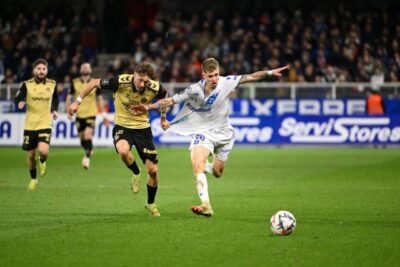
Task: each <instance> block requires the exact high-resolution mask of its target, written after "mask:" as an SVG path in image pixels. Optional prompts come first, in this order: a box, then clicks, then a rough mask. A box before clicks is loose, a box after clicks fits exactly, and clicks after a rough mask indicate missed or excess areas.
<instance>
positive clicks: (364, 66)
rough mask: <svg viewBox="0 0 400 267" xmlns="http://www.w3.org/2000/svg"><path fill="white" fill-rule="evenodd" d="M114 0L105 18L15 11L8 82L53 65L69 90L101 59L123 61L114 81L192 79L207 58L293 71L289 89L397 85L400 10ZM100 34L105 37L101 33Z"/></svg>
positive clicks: (238, 68)
mask: <svg viewBox="0 0 400 267" xmlns="http://www.w3.org/2000/svg"><path fill="white" fill-rule="evenodd" d="M112 3H113V2H112V1H107V2H106V4H105V7H104V11H103V13H102V14H101V15H99V14H98V13H97V14H96V12H95V11H94V10H93V9H92V7H91V6H85V7H84V8H83V10H81V12H72V11H70V10H63V12H62V15H60V14H57V13H52V12H49V11H46V12H39V11H38V12H29V13H19V14H15V16H13V17H12V19H9V20H4V19H1V20H0V33H1V41H0V58H1V59H2V60H1V63H0V80H1V83H17V82H20V81H23V80H25V79H28V78H29V77H30V74H31V63H32V62H33V60H34V59H36V58H37V57H43V58H45V59H46V60H48V61H49V64H50V65H49V77H52V78H54V79H56V80H57V81H58V82H66V83H68V82H69V81H70V80H71V79H72V78H74V77H75V76H78V75H79V74H78V71H79V64H80V63H82V62H90V63H92V64H94V65H96V63H97V60H96V59H97V55H98V54H99V53H110V52H120V53H129V54H130V57H128V58H124V57H116V58H115V60H114V61H113V62H111V63H110V64H109V67H108V70H107V74H104V76H106V75H107V76H112V75H116V74H119V73H129V72H132V70H133V69H134V67H135V65H136V64H137V63H138V62H140V61H142V60H150V61H152V62H154V63H155V65H156V66H157V68H158V76H159V78H160V79H161V81H163V82H193V81H196V80H198V79H200V77H201V71H200V66H201V62H202V60H203V59H205V58H207V57H215V58H217V59H218V60H219V61H220V63H221V65H222V73H223V74H239V73H251V72H254V71H257V70H261V69H264V68H268V69H272V68H276V67H279V66H283V65H286V64H290V65H292V69H291V71H290V72H289V73H288V75H285V77H283V78H282V81H287V82H370V81H378V82H379V81H385V82H398V81H399V79H400V11H399V10H398V9H397V10H396V9H394V10H393V9H390V8H384V9H379V8H356V7H352V6H346V5H343V4H338V5H336V6H334V7H332V8H329V9H325V10H322V9H321V10H319V9H318V8H311V7H310V6H308V7H302V6H299V7H290V8H289V7H278V8H276V7H274V8H268V7H267V6H262V8H260V7H259V6H257V5H256V6H251V5H250V4H248V5H247V6H245V7H243V6H240V8H232V7H230V8H229V9H227V10H223V12H221V10H219V11H217V10H213V9H211V8H202V9H201V10H198V11H196V12H195V11H193V12H188V10H189V9H188V7H182V10H179V8H178V9H174V10H173V12H171V11H170V10H169V11H168V10H167V9H165V8H164V6H165V5H166V4H167V3H168V2H167V1H165V2H164V1H134V0H127V1H125V4H124V5H123V6H121V5H119V6H118V7H114V6H113V4H112ZM99 29H101V30H99Z"/></svg>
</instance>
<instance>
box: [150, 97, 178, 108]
mask: <svg viewBox="0 0 400 267" xmlns="http://www.w3.org/2000/svg"><path fill="white" fill-rule="evenodd" d="M174 104H175V102H174V100H173V99H172V97H168V98H164V99H161V100H158V101H157V102H155V103H153V104H150V105H148V106H147V109H148V110H150V109H165V108H167V107H171V106H173V105H174Z"/></svg>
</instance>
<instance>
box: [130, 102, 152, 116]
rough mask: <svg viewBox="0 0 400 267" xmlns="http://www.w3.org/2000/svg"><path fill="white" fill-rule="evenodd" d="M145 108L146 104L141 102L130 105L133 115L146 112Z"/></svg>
mask: <svg viewBox="0 0 400 267" xmlns="http://www.w3.org/2000/svg"><path fill="white" fill-rule="evenodd" d="M147 110H148V108H147V106H146V105H143V104H139V105H136V106H133V107H131V113H132V114H133V115H141V114H143V113H145V112H147Z"/></svg>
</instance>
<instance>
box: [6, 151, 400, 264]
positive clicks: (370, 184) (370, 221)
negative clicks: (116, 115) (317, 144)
mask: <svg viewBox="0 0 400 267" xmlns="http://www.w3.org/2000/svg"><path fill="white" fill-rule="evenodd" d="M82 154H83V152H82V151H81V150H80V149H77V148H75V149H72V148H51V150H50V157H49V160H48V172H47V174H46V176H45V177H44V178H41V179H40V184H39V187H38V189H37V190H36V191H35V192H27V190H26V187H27V185H28V182H29V173H28V171H27V167H26V160H25V152H23V151H22V150H21V149H20V148H0V170H1V172H0V176H1V177H0V266H191V267H192V266H203V267H204V266H399V264H400V263H399V262H400V212H399V211H400V153H399V149H395V148H390V149H373V148H353V149H351V148H340V149H327V148H322V149H313V148H308V149H303V148H284V149H271V148H257V149H256V148H240V147H235V149H234V150H233V152H232V153H231V155H230V160H229V162H228V165H227V168H226V170H225V173H224V176H223V177H222V178H220V179H215V178H213V177H208V180H209V187H210V195H211V202H212V205H213V208H214V212H215V216H214V217H212V218H205V217H198V216H195V215H194V214H192V213H191V212H190V207H191V205H194V204H198V203H199V201H198V197H197V194H196V190H195V187H194V183H193V178H192V177H193V176H192V171H191V166H190V160H189V152H188V150H187V148H160V149H159V155H160V163H159V171H160V185H159V189H158V195H157V199H156V203H157V205H158V207H159V209H160V212H161V217H159V218H152V217H150V216H149V215H148V214H147V213H146V211H145V209H144V208H143V205H144V203H145V201H146V187H145V183H144V182H143V183H142V188H141V190H142V191H141V192H140V193H139V194H138V195H133V194H132V193H131V192H130V176H131V175H130V172H129V170H128V169H127V168H125V167H124V165H123V164H122V162H121V161H120V159H119V158H118V156H117V154H116V153H115V151H114V150H113V149H100V148H99V149H96V151H95V154H94V155H93V157H92V162H91V168H90V169H89V170H87V171H85V170H83V169H82V168H81V166H80V162H81V157H82ZM135 155H136V152H135ZM140 166H141V167H142V170H143V165H142V164H141V162H140ZM143 181H144V180H143ZM282 209H283V210H289V211H290V212H292V213H293V214H294V215H295V217H296V219H297V229H296V230H295V232H294V233H293V234H292V235H290V236H285V237H278V236H274V235H272V233H271V231H270V229H269V219H270V217H271V215H272V214H273V213H274V212H276V211H278V210H282Z"/></svg>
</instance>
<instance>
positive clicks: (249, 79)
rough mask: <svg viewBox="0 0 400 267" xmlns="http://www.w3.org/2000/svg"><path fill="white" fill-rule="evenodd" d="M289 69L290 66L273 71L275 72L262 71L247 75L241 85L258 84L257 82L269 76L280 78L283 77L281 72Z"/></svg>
mask: <svg viewBox="0 0 400 267" xmlns="http://www.w3.org/2000/svg"><path fill="white" fill-rule="evenodd" d="M287 69H290V66H289V65H287V66H285V67H282V68H277V69H273V70H262V71H256V72H254V73H252V74H245V75H243V77H242V79H241V80H240V82H239V83H250V82H256V81H259V80H262V79H265V78H266V77H268V76H277V77H280V76H282V73H281V72H282V71H284V70H287Z"/></svg>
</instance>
